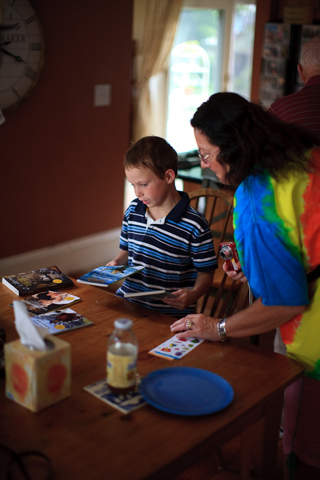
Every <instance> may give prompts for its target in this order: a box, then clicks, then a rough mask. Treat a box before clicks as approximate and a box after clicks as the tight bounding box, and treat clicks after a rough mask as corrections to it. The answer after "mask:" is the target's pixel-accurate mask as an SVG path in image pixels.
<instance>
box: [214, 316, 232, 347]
mask: <svg viewBox="0 0 320 480" xmlns="http://www.w3.org/2000/svg"><path fill="white" fill-rule="evenodd" d="M226 320H227V318H222V319H221V320H219V322H218V323H217V332H218V337H219V340H220V342H226V341H227V340H228V338H229V336H230V335H228V332H227V330H226Z"/></svg>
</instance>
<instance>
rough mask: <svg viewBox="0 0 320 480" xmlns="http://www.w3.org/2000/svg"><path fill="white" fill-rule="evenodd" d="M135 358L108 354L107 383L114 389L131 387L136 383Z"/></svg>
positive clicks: (133, 356) (134, 356)
mask: <svg viewBox="0 0 320 480" xmlns="http://www.w3.org/2000/svg"><path fill="white" fill-rule="evenodd" d="M136 371H137V356H136V355H115V354H114V353H112V352H110V351H109V352H108V356H107V383H108V384H109V385H111V386H112V387H115V388H128V387H132V386H133V385H134V384H135V381H136Z"/></svg>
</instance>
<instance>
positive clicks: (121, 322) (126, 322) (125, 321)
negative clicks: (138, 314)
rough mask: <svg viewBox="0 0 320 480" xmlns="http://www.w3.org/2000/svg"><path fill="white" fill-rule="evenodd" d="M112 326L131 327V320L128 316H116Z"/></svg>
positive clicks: (126, 328)
mask: <svg viewBox="0 0 320 480" xmlns="http://www.w3.org/2000/svg"><path fill="white" fill-rule="evenodd" d="M114 326H115V327H116V328H120V329H121V330H129V328H131V327H132V320H130V319H129V318H118V319H117V320H116V321H115V322H114Z"/></svg>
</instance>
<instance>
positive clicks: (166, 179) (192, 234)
mask: <svg viewBox="0 0 320 480" xmlns="http://www.w3.org/2000/svg"><path fill="white" fill-rule="evenodd" d="M177 165H178V155H177V152H176V151H175V150H174V149H173V148H172V147H171V145H169V144H168V143H167V142H166V141H165V140H164V139H163V138H160V137H155V136H149V137H144V138H141V139H140V140H139V141H137V142H136V143H135V144H134V145H132V147H131V148H130V149H129V150H128V152H127V154H126V156H125V160H124V168H125V174H126V177H127V179H128V181H129V182H130V183H131V184H132V186H133V188H134V192H135V195H136V196H137V197H138V198H136V199H135V200H133V201H132V202H131V204H130V205H129V207H128V209H127V211H126V212H125V215H124V219H123V223H122V231H121V235H120V252H119V254H118V255H117V256H116V257H115V258H114V259H113V260H112V261H111V262H109V263H108V264H107V265H112V266H115V265H126V264H129V265H135V266H141V265H143V266H145V268H144V269H143V270H141V272H138V273H136V274H134V275H133V276H131V277H129V278H127V279H126V280H125V281H124V283H123V284H122V286H121V287H120V288H119V289H118V290H117V292H116V293H117V295H120V296H123V294H124V293H132V292H142V291H148V290H156V289H165V290H166V291H169V292H170V293H173V292H174V296H172V297H165V298H162V299H156V298H155V297H152V298H151V297H142V298H139V297H136V298H135V299H134V301H135V302H137V303H140V304H143V305H145V306H147V307H149V308H154V309H157V310H159V311H161V312H164V313H168V314H169V315H173V316H176V317H179V318H180V317H182V316H184V315H186V314H187V312H188V313H190V312H194V311H195V305H196V301H197V300H198V298H200V297H201V296H202V295H203V294H204V293H206V292H207V291H208V289H209V288H210V286H211V284H212V279H213V272H214V270H215V269H216V268H217V257H216V254H215V251H214V246H213V241H212V237H211V233H210V230H209V227H208V224H207V222H206V220H205V219H204V217H203V216H202V215H201V214H200V213H198V212H197V211H196V210H194V209H193V208H192V207H191V206H190V200H189V197H188V195H187V194H186V193H185V192H178V191H177V190H176V187H175V178H176V174H177Z"/></svg>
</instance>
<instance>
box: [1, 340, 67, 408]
mask: <svg viewBox="0 0 320 480" xmlns="http://www.w3.org/2000/svg"><path fill="white" fill-rule="evenodd" d="M45 340H46V343H47V344H48V346H49V347H50V348H48V349H47V350H30V348H28V347H25V346H24V345H22V343H21V342H20V340H16V341H14V342H10V343H7V344H5V348H4V354H5V369H6V396H7V397H8V398H10V399H11V400H14V401H15V402H17V403H19V404H20V405H23V406H24V407H26V408H28V409H29V410H31V411H32V412H38V411H39V410H42V409H43V408H45V407H48V406H49V405H52V404H53V403H56V402H58V401H59V400H62V399H63V398H66V397H68V396H69V395H70V383H71V381H70V380H71V346H70V344H69V343H67V342H65V341H63V340H60V339H59V338H57V337H55V336H53V335H47V336H46V339H45Z"/></svg>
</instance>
